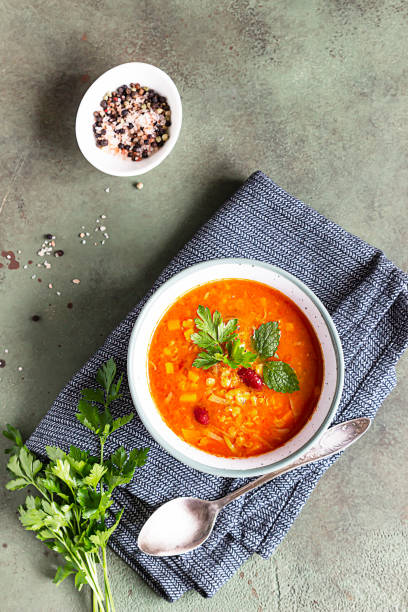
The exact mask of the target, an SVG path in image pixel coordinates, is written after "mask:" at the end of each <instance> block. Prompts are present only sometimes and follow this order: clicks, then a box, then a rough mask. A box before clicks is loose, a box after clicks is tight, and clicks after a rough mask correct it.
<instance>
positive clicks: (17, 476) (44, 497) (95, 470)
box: [3, 359, 149, 612]
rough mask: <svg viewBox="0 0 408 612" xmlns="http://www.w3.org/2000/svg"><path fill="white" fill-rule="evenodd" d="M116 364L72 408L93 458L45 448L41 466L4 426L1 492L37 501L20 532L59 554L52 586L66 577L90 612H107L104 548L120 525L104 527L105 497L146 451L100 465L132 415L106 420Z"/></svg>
mask: <svg viewBox="0 0 408 612" xmlns="http://www.w3.org/2000/svg"><path fill="white" fill-rule="evenodd" d="M115 377H116V364H115V362H114V361H113V359H109V361H107V362H106V363H105V364H104V365H103V366H102V367H101V368H100V369H99V370H98V372H97V375H96V382H97V383H98V385H99V386H100V388H99V389H83V390H82V391H81V396H82V397H81V399H80V401H79V403H78V413H77V415H76V416H77V418H78V420H79V421H80V422H81V423H82V424H83V425H84V426H85V427H87V428H88V429H90V430H91V431H92V432H93V433H94V434H95V435H97V436H98V438H99V441H100V455H99V457H94V456H92V455H91V454H90V453H89V452H88V451H85V450H81V449H80V448H77V447H76V446H71V447H70V449H69V452H68V453H65V452H64V451H62V450H61V449H60V448H58V447H55V446H47V447H46V452H47V455H48V459H49V461H48V463H46V464H43V463H42V462H41V461H40V460H39V459H37V458H36V457H35V455H33V453H31V452H30V451H29V450H28V448H27V447H26V446H25V445H24V443H23V440H22V437H21V434H20V432H19V431H18V429H16V428H15V427H13V426H12V425H7V429H6V430H5V431H3V434H4V435H5V436H6V438H8V439H9V440H11V441H12V442H13V443H14V444H13V446H12V448H9V449H7V450H6V453H9V454H11V457H10V459H9V462H8V464H7V468H8V470H9V471H10V473H11V474H12V480H10V481H9V482H8V483H7V484H6V488H7V489H9V490H10V491H16V490H19V489H23V488H24V487H27V486H32V487H34V488H35V489H36V490H37V491H38V493H39V495H36V496H35V497H34V496H32V495H28V496H27V497H26V500H25V503H24V504H23V505H22V506H20V508H19V514H20V521H21V523H22V525H23V526H24V527H25V528H26V529H28V530H30V531H34V532H35V533H36V537H37V538H38V539H39V540H42V541H43V542H44V543H45V544H46V546H48V548H50V549H51V550H54V551H56V552H58V553H60V554H61V555H62V556H63V557H64V559H65V565H63V566H61V567H59V568H58V570H57V573H56V575H55V578H54V582H55V583H56V584H59V583H60V582H62V581H63V580H64V579H65V578H67V576H69V575H71V574H73V575H74V579H75V586H76V587H77V589H78V590H81V589H82V587H83V585H84V584H87V585H88V586H90V587H91V589H92V591H93V608H92V609H93V611H94V612H96V611H97V612H114V610H115V606H114V602H113V597H112V592H111V587H110V584H109V579H108V570H107V564H106V546H107V543H108V540H109V538H110V536H111V535H112V533H113V532H114V531H115V529H116V527H117V526H118V524H119V521H120V519H121V517H122V514H123V510H121V511H120V512H118V513H117V514H116V515H115V517H114V520H113V521H112V520H110V521H107V510H108V509H109V508H110V506H111V505H112V503H113V500H112V492H113V490H114V489H115V488H116V487H117V486H120V485H123V484H127V483H129V482H130V481H131V480H132V478H133V475H134V473H135V471H136V468H137V467H141V466H142V465H144V463H145V461H146V458H147V453H148V450H149V449H147V448H141V449H137V448H135V449H133V450H132V451H130V453H127V451H126V450H125V448H124V447H123V446H121V447H119V448H117V449H116V450H115V452H114V453H112V455H111V456H110V457H108V458H106V459H105V458H104V445H105V442H106V439H107V438H108V436H109V435H110V434H111V433H113V432H114V431H116V430H117V429H119V427H123V425H126V424H127V423H129V421H131V420H132V418H133V413H130V414H127V415H125V416H123V417H120V418H117V419H113V417H112V414H111V412H110V410H109V406H110V404H112V402H114V401H115V400H117V399H118V398H120V397H122V395H121V393H120V387H121V383H122V379H123V374H122V375H121V376H120V378H119V380H118V381H117V382H116V383H115V382H114V380H115ZM98 565H101V567H102V570H103V588H102V587H101V586H100V584H99V578H98V571H97V567H98Z"/></svg>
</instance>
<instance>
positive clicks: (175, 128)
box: [75, 62, 183, 177]
mask: <svg viewBox="0 0 408 612" xmlns="http://www.w3.org/2000/svg"><path fill="white" fill-rule="evenodd" d="M125 67H126V68H129V69H132V70H137V69H138V68H141V67H143V69H148V70H153V71H154V72H157V73H159V74H160V76H161V77H162V78H163V79H164V81H166V82H167V84H168V86H169V89H171V90H173V93H174V95H175V98H176V106H177V115H178V116H176V119H177V120H176V121H172V125H171V128H172V130H171V138H169V140H168V142H167V143H166V147H163V148H162V149H161V151H163V154H162V156H160V157H159V158H158V159H157V158H156V156H155V155H152V156H151V157H150V158H148V159H149V161H150V163H149V165H148V167H146V166H143V167H135V169H132V170H123V171H122V170H120V171H119V170H107V169H106V168H105V167H102V165H100V164H98V163H97V162H96V161H94V159H93V158H92V156H90V155H88V152H87V149H86V148H85V146H84V142H83V138H82V135H81V120H82V111H83V108H84V106H85V104H86V101H87V98H89V97H91V96H92V94H93V91H94V89H96V88H97V86H98V83H99V81H101V80H102V79H104V78H106V77H107V76H109V75H110V74H111V75H112V77H113V78H114V76H115V72H116V71H118V70H119V69H124V68H125ZM182 121H183V107H182V103H181V97H180V93H179V90H178V89H177V86H176V84H175V83H174V81H173V79H172V78H171V77H170V76H169V75H168V74H167V72H164V70H162V69H161V68H159V67H158V66H154V65H153V64H148V63H146V62H125V63H124V64H118V65H117V66H113V67H112V68H109V70H106V71H105V72H103V73H102V74H100V75H99V76H98V77H97V78H96V79H95V80H94V81H93V83H91V85H90V86H89V87H88V89H87V90H86V92H85V93H84V95H83V96H82V98H81V101H80V103H79V105H78V109H77V112H76V116H75V136H76V141H77V144H78V147H79V150H80V151H81V153H82V155H83V156H84V157H85V159H86V161H87V162H88V163H89V164H91V166H93V167H94V168H96V169H97V170H99V171H100V172H103V173H104V174H108V175H110V176H123V177H126V176H127V177H132V176H140V175H142V174H146V173H147V172H149V171H150V170H153V168H156V167H157V166H158V165H159V164H161V163H162V162H163V161H164V160H165V159H166V158H167V157H168V156H169V155H170V153H171V151H172V150H173V148H174V147H175V145H176V142H177V140H178V138H179V135H180V131H181V125H182ZM90 126H91V127H92V124H90ZM146 161H147V160H146ZM135 165H136V164H135ZM136 166H137V165H136Z"/></svg>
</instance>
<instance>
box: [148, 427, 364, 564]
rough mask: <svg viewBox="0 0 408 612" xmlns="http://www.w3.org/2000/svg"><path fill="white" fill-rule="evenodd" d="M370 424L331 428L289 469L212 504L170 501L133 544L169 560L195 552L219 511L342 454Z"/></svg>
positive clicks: (179, 499) (185, 499) (186, 499)
mask: <svg viewBox="0 0 408 612" xmlns="http://www.w3.org/2000/svg"><path fill="white" fill-rule="evenodd" d="M370 423H371V420H370V419H368V418H366V417H361V418H359V419H352V420H351V421H346V422H344V423H340V424H339V425H335V426H334V427H331V428H330V429H328V430H327V431H325V433H324V434H323V435H322V436H321V437H320V438H319V440H318V441H317V443H316V444H315V445H314V446H312V448H310V449H309V450H308V452H307V453H305V454H304V455H302V456H301V457H299V458H298V459H296V460H295V461H293V462H292V463H291V464H290V465H288V466H286V467H284V468H281V469H280V470H275V471H274V472H270V473H269V474H265V475H264V476H261V477H260V478H257V479H256V480H252V481H251V482H249V483H247V484H246V485H244V486H243V487H241V488H239V489H237V490H236V491H232V493H229V494H228V495H226V496H225V497H221V498H220V499H217V500H213V501H207V500H204V499H199V498H198V497H177V498H176V499H172V500H171V501H169V502H167V503H165V504H163V505H162V506H160V507H159V508H158V509H157V510H155V512H153V514H152V515H151V517H150V518H149V519H148V520H147V521H146V523H145V524H144V525H143V527H142V530H141V532H140V534H139V537H138V541H137V543H138V546H139V548H140V550H142V551H143V552H144V553H146V554H148V555H152V556H154V557H170V556H173V555H182V554H184V553H187V552H189V551H191V550H194V549H195V548H198V547H199V546H201V544H203V543H204V542H205V541H206V540H207V538H208V537H209V536H210V534H211V532H212V530H213V527H214V524H215V520H216V518H217V515H218V513H219V511H220V510H221V509H222V508H224V507H225V506H226V505H227V504H229V503H230V502H232V501H233V500H234V499H237V497H240V496H241V495H244V494H245V493H247V492H248V491H252V490H253V489H256V488H258V487H260V486H262V485H264V484H265V483H267V482H270V481H271V480H273V479H274V478H276V477H277V476H280V475H281V474H285V473H286V472H290V471H291V470H294V469H296V468H297V467H300V466H301V465H307V464H308V463H312V462H313V461H317V460H318V459H323V458H325V457H330V455H333V454H335V453H338V452H340V451H342V450H344V449H345V448H347V447H348V446H350V444H353V442H355V441H356V440H358V439H359V438H361V436H362V435H363V434H364V433H365V432H366V431H367V429H368V428H369V426H370Z"/></svg>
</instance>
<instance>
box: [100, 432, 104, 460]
mask: <svg viewBox="0 0 408 612" xmlns="http://www.w3.org/2000/svg"><path fill="white" fill-rule="evenodd" d="M100 443H101V465H102V464H103V447H104V446H105V440H104V439H103V438H100Z"/></svg>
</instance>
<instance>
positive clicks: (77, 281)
mask: <svg viewBox="0 0 408 612" xmlns="http://www.w3.org/2000/svg"><path fill="white" fill-rule="evenodd" d="M72 282H73V283H74V285H79V283H80V282H81V281H80V280H79V278H73V279H72Z"/></svg>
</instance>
